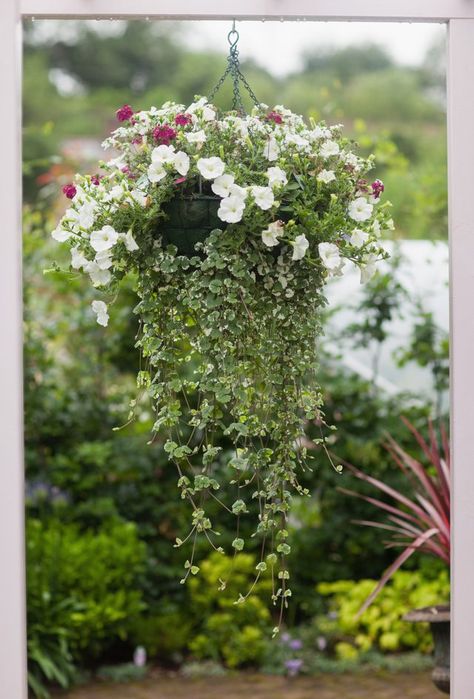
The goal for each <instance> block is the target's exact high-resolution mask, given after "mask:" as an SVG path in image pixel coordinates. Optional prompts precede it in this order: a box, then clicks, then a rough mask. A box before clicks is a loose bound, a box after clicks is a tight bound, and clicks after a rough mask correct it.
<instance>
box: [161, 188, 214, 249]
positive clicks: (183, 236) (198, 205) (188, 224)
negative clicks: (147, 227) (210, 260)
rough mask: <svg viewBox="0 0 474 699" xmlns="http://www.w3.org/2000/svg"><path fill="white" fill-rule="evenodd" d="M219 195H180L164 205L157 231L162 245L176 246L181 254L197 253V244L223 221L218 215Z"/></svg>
mask: <svg viewBox="0 0 474 699" xmlns="http://www.w3.org/2000/svg"><path fill="white" fill-rule="evenodd" d="M220 202H221V198H220V197H216V196H213V195H207V194H191V195H185V196H183V195H180V196H176V197H174V198H173V199H172V200H171V201H170V202H168V204H166V205H165V206H163V213H164V214H165V216H166V218H165V219H161V220H160V222H159V224H158V227H157V233H158V235H159V236H161V239H162V240H163V242H164V243H165V244H168V245H170V244H171V245H175V246H176V247H177V248H178V253H179V254H180V255H186V256H188V257H191V256H193V255H196V254H197V253H196V249H195V246H196V243H202V242H204V241H205V240H206V238H207V237H208V236H209V234H210V232H211V231H212V230H214V229H215V228H220V229H221V230H223V229H224V228H225V227H226V225H227V224H226V223H224V221H221V220H220V218H219V217H218V216H217V210H218V208H219V205H220Z"/></svg>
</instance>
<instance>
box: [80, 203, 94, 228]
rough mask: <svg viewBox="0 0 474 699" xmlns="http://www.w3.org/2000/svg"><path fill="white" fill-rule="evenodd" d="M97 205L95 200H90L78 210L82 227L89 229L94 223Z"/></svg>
mask: <svg viewBox="0 0 474 699" xmlns="http://www.w3.org/2000/svg"><path fill="white" fill-rule="evenodd" d="M96 206H97V205H96V203H95V202H93V201H88V202H86V203H85V204H83V205H82V206H81V208H80V209H79V211H78V221H79V225H80V227H81V228H85V229H86V230H88V229H89V228H90V227H91V226H93V225H94V211H95V208H96Z"/></svg>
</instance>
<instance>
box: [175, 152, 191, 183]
mask: <svg viewBox="0 0 474 699" xmlns="http://www.w3.org/2000/svg"><path fill="white" fill-rule="evenodd" d="M173 166H174V169H175V170H177V172H179V174H180V175H183V177H184V175H187V174H188V170H189V155H188V154H187V153H185V152H184V151H182V150H179V151H178V152H177V153H175V156H174V158H173Z"/></svg>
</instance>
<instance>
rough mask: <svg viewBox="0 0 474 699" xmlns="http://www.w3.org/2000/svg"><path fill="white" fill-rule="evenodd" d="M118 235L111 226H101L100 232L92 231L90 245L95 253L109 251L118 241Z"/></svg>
mask: <svg viewBox="0 0 474 699" xmlns="http://www.w3.org/2000/svg"><path fill="white" fill-rule="evenodd" d="M118 237H119V236H118V233H117V231H116V230H114V229H113V228H112V226H103V227H102V228H101V229H100V231H92V233H91V237H90V244H91V246H92V247H93V248H94V250H95V251H96V252H100V251H102V250H109V249H110V248H112V247H113V246H114V245H115V243H116V242H117V240H118Z"/></svg>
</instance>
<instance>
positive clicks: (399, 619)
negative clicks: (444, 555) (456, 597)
mask: <svg viewBox="0 0 474 699" xmlns="http://www.w3.org/2000/svg"><path fill="white" fill-rule="evenodd" d="M376 584H377V581H376V580H360V581H359V582H354V581H352V580H339V581H338V582H334V583H320V584H319V585H318V586H317V590H318V592H319V593H320V594H321V595H325V596H328V597H329V608H330V612H329V615H327V616H326V617H319V618H318V619H316V621H315V624H316V626H317V628H318V630H319V633H320V635H321V636H322V637H324V638H325V639H326V642H327V643H328V647H329V648H330V649H332V650H333V651H334V653H335V655H336V656H337V657H338V658H339V659H342V660H352V659H355V658H357V656H358V655H359V653H361V652H367V651H370V650H372V649H375V650H379V651H382V652H394V651H402V650H407V649H408V650H412V649H416V650H418V651H420V652H422V653H429V652H430V651H431V650H432V638H431V632H430V630H429V627H428V624H413V623H410V622H406V621H403V616H404V615H405V614H406V613H407V612H408V611H410V610H411V609H416V608H419V607H427V606H431V605H436V604H442V603H445V602H446V601H447V600H448V599H449V576H448V571H447V570H445V569H443V570H441V571H440V572H438V574H437V575H435V576H431V575H428V576H426V575H425V574H424V573H423V571H422V570H417V571H413V572H407V571H398V572H397V573H396V574H395V575H394V576H393V578H392V581H391V582H390V583H389V584H387V585H386V587H385V588H384V589H383V590H382V592H381V593H380V595H379V596H378V597H377V599H376V600H375V601H374V602H373V603H372V604H371V605H370V607H369V608H368V609H367V611H366V612H364V614H362V616H361V617H360V618H358V617H357V612H358V610H359V609H360V608H361V606H362V604H363V602H364V601H365V600H366V599H367V597H368V595H369V594H370V593H371V592H372V590H373V589H374V587H375V586H376Z"/></svg>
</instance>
